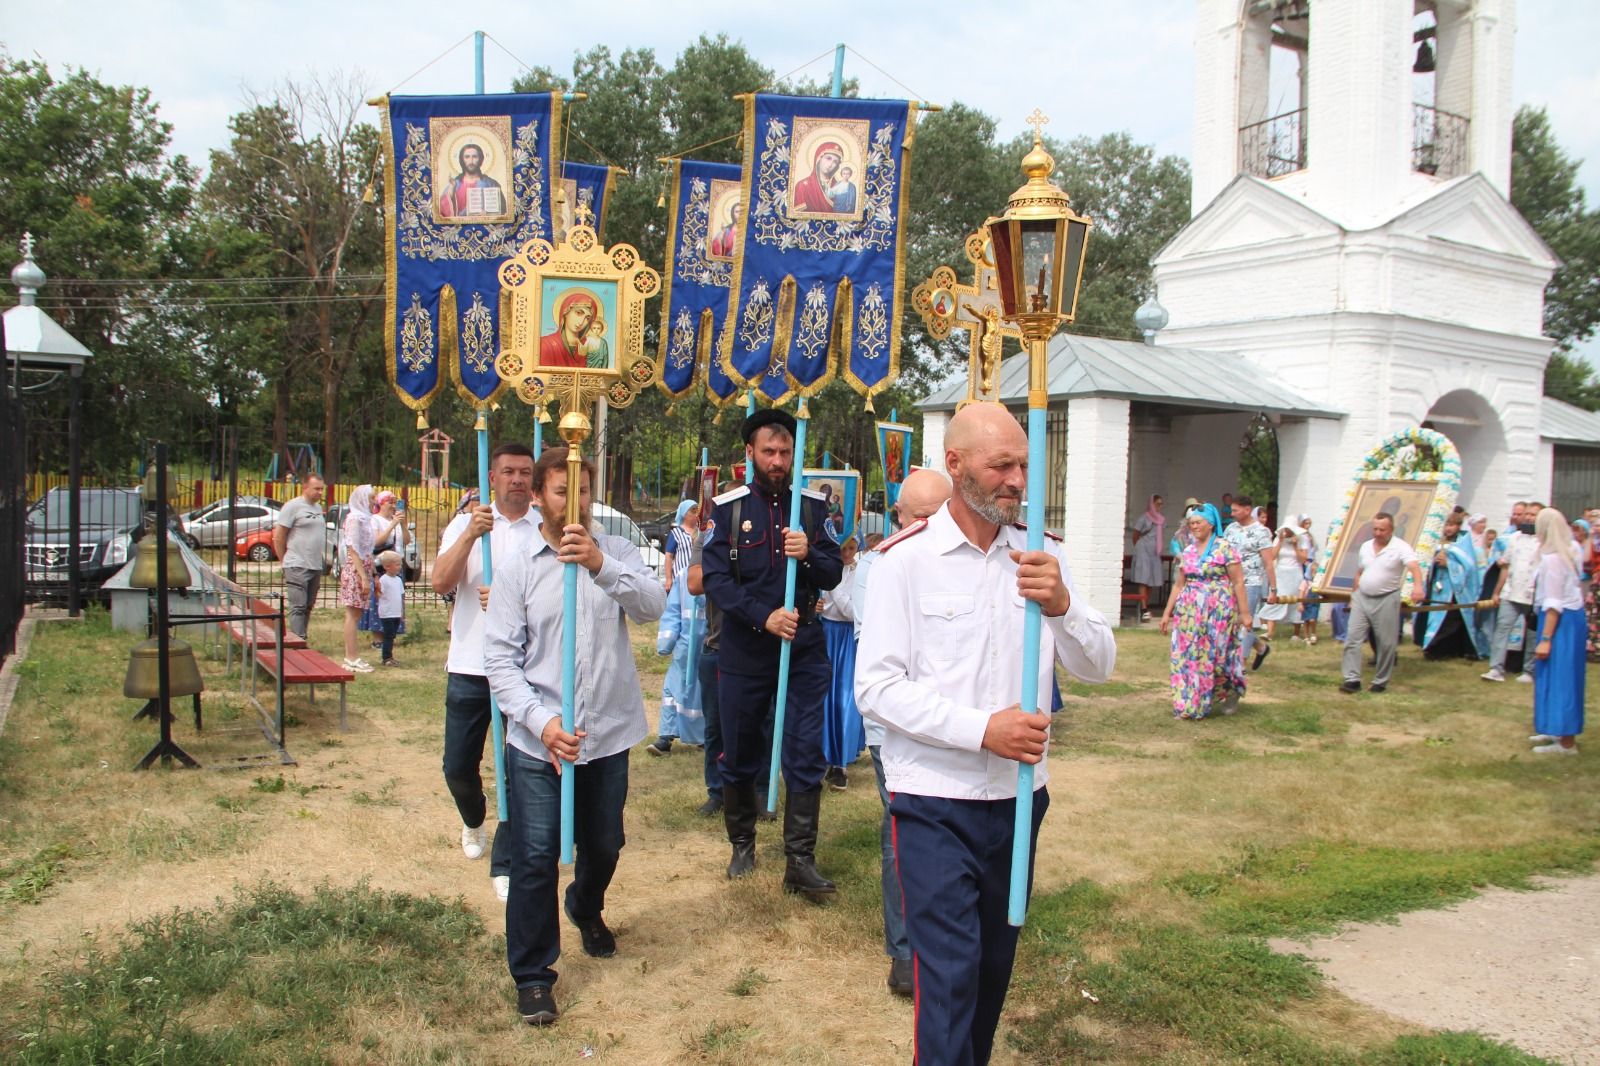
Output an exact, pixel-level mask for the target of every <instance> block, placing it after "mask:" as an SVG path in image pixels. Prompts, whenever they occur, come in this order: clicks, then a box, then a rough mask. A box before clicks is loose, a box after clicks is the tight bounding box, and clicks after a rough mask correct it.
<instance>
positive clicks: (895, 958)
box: [851, 469, 950, 996]
mask: <svg viewBox="0 0 1600 1066" xmlns="http://www.w3.org/2000/svg"><path fill="white" fill-rule="evenodd" d="M949 498H950V479H949V478H948V477H946V476H945V475H944V474H943V473H942V472H941V471H938V470H927V469H922V470H913V471H912V472H911V475H910V476H909V477H907V478H906V479H905V481H904V482H903V483H902V484H901V486H900V496H899V498H898V499H897V500H895V504H894V520H895V524H896V525H898V526H899V527H900V528H901V529H902V530H904V529H906V528H907V527H908V526H911V525H913V524H915V523H917V522H921V521H923V520H925V519H926V518H927V517H928V516H929V515H931V514H933V513H934V512H935V511H937V510H938V509H939V508H940V507H942V506H944V501H946V500H948V499H949ZM879 558H881V556H880V555H879V553H878V552H876V551H869V552H862V553H861V557H860V559H859V560H858V561H857V563H856V574H855V588H854V589H853V590H852V596H851V602H852V605H853V606H854V609H855V623H856V639H857V640H860V639H861V623H862V622H863V621H864V620H865V619H866V614H867V575H868V574H869V573H870V572H871V570H872V564H873V563H874V562H876V561H877V560H878V559H879ZM863 721H864V723H865V725H866V732H867V750H868V751H869V752H871V753H872V772H873V773H874V774H876V775H877V777H878V799H879V800H881V801H882V803H883V824H882V826H881V827H880V829H879V832H878V840H879V850H880V852H881V863H880V866H881V885H880V887H881V889H882V894H883V952H884V954H885V955H888V956H889V991H891V992H893V993H894V994H895V995H897V996H909V995H911V994H912V992H913V988H912V979H911V941H910V940H909V939H907V937H906V916H905V910H904V907H903V904H902V901H901V898H900V876H899V874H897V873H896V872H895V861H894V829H893V826H892V825H891V824H890V821H889V789H888V786H887V785H886V784H885V782H884V777H883V724H882V723H880V722H877V721H874V720H873V719H871V718H864V719H863Z"/></svg>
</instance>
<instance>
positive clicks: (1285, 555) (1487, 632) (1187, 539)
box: [1129, 493, 1600, 755]
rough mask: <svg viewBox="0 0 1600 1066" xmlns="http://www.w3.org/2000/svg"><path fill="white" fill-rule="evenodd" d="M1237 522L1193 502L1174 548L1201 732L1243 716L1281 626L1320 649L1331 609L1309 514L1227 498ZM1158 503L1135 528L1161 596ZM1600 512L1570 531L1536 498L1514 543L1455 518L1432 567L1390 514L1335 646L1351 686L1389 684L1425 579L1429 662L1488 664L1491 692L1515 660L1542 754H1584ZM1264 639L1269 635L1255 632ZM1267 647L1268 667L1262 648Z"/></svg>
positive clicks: (1186, 702) (1177, 694)
mask: <svg viewBox="0 0 1600 1066" xmlns="http://www.w3.org/2000/svg"><path fill="white" fill-rule="evenodd" d="M1223 502H1224V505H1225V506H1226V507H1227V508H1228V511H1229V514H1228V516H1227V517H1224V516H1223V514H1222V513H1221V511H1219V509H1218V508H1217V506H1216V505H1214V504H1211V503H1206V502H1203V501H1201V500H1199V499H1197V498H1195V497H1192V496H1191V497H1189V498H1188V499H1187V500H1185V501H1184V517H1183V521H1182V522H1181V523H1180V524H1179V526H1178V531H1177V533H1176V534H1175V535H1174V536H1173V538H1172V539H1171V541H1170V542H1169V547H1170V550H1171V553H1172V554H1171V560H1172V584H1171V590H1170V592H1169V593H1168V594H1167V596H1166V602H1165V604H1164V606H1163V609H1162V614H1161V623H1160V624H1161V631H1162V632H1163V633H1167V634H1170V636H1171V640H1172V651H1171V687H1172V713H1173V716H1174V717H1176V718H1180V719H1186V720H1197V719H1202V718H1206V717H1208V716H1210V715H1211V714H1213V713H1221V714H1224V715H1227V714H1233V713H1234V712H1235V711H1236V710H1237V709H1238V707H1239V701H1240V699H1241V698H1242V697H1243V696H1244V694H1245V691H1246V688H1247V687H1248V679H1247V673H1246V663H1247V662H1248V664H1249V668H1250V669H1251V670H1259V669H1260V668H1261V665H1262V663H1263V662H1264V661H1265V659H1266V657H1267V655H1268V654H1270V652H1271V650H1272V640H1273V639H1274V637H1275V635H1276V626H1277V625H1278V624H1279V623H1283V624H1286V625H1289V626H1292V627H1293V636H1292V637H1291V639H1292V640H1294V641H1301V640H1303V641H1304V642H1305V643H1306V644H1307V645H1311V644H1315V643H1316V642H1317V623H1318V620H1319V617H1318V610H1319V608H1320V601H1321V599H1322V597H1321V596H1320V595H1319V593H1318V592H1317V591H1315V590H1314V589H1313V578H1314V576H1315V571H1316V565H1317V543H1316V540H1315V538H1314V537H1313V535H1312V532H1311V526H1312V520H1311V517H1310V516H1309V515H1297V516H1296V517H1295V519H1294V520H1293V521H1292V522H1285V523H1283V524H1282V525H1280V526H1278V528H1277V530H1276V532H1275V533H1272V532H1269V531H1268V530H1267V528H1266V525H1265V524H1264V523H1265V520H1266V512H1265V511H1263V509H1261V508H1259V507H1256V506H1255V505H1254V501H1252V500H1251V499H1250V498H1249V497H1248V496H1245V495H1237V496H1234V495H1230V494H1227V493H1225V494H1224V495H1223ZM1161 505H1162V497H1161V496H1160V495H1153V496H1151V497H1150V502H1149V504H1148V506H1147V508H1146V510H1145V512H1144V513H1142V514H1140V515H1139V516H1138V517H1137V518H1136V519H1135V520H1134V522H1133V524H1132V525H1131V526H1130V527H1129V532H1130V534H1131V535H1132V537H1133V546H1134V553H1133V556H1132V560H1131V562H1132V566H1131V580H1132V582H1133V583H1134V584H1135V585H1136V586H1146V587H1147V588H1148V587H1150V586H1154V585H1157V584H1158V583H1159V580H1160V577H1161V576H1162V575H1161V574H1160V573H1159V571H1153V570H1152V569H1151V563H1152V560H1154V561H1155V562H1157V563H1159V561H1160V557H1159V555H1156V554H1155V553H1153V552H1150V551H1149V549H1141V547H1140V546H1141V545H1143V544H1145V543H1146V542H1147V541H1148V539H1149V538H1151V537H1152V536H1159V535H1160V532H1161V530H1162V528H1163V526H1164V524H1165V518H1164V516H1163V515H1162V514H1161ZM1594 520H1600V510H1595V511H1590V512H1589V513H1588V517H1585V518H1579V519H1575V520H1573V521H1571V522H1569V521H1568V520H1567V518H1566V516H1564V515H1562V514H1561V512H1559V511H1557V510H1555V509H1554V508H1550V507H1545V506H1544V505H1543V504H1541V503H1538V502H1524V501H1518V502H1517V503H1516V504H1514V505H1513V507H1512V510H1511V514H1510V516H1509V520H1508V522H1507V524H1506V528H1505V531H1504V532H1502V533H1496V531H1495V530H1493V529H1490V528H1489V525H1488V517H1487V516H1486V515H1483V514H1468V513H1467V512H1466V511H1465V509H1463V508H1460V507H1457V508H1456V509H1455V510H1454V511H1453V512H1452V513H1451V514H1450V515H1449V516H1448V518H1447V519H1446V520H1445V522H1444V526H1443V530H1442V533H1441V536H1440V542H1439V545H1438V547H1437V549H1436V550H1435V552H1434V554H1433V557H1432V558H1431V559H1430V560H1428V561H1427V568H1426V571H1424V567H1423V560H1421V559H1419V558H1418V555H1417V552H1416V550H1415V548H1414V547H1413V546H1412V545H1411V544H1409V543H1408V542H1406V541H1405V540H1403V539H1402V538H1400V537H1398V536H1396V535H1395V516H1394V515H1393V514H1391V513H1389V512H1387V511H1379V512H1377V513H1376V514H1375V515H1373V517H1372V518H1371V520H1370V521H1369V522H1368V523H1367V524H1366V525H1365V526H1364V527H1363V529H1364V531H1365V533H1366V534H1367V539H1365V540H1363V541H1361V542H1360V543H1359V544H1358V545H1356V550H1355V553H1354V559H1355V562H1354V564H1353V565H1354V569H1353V580H1352V582H1351V588H1350V590H1349V593H1348V597H1349V599H1348V603H1341V604H1338V605H1337V606H1335V608H1334V615H1335V618H1334V622H1335V627H1334V636H1335V638H1336V639H1340V640H1342V641H1343V655H1342V658H1341V663H1340V671H1341V680H1340V684H1339V688H1340V690H1341V691H1343V692H1346V693H1357V692H1360V691H1362V688H1363V659H1364V657H1365V655H1366V652H1367V649H1368V647H1370V648H1371V650H1372V652H1373V659H1372V665H1373V667H1374V672H1373V676H1372V680H1371V682H1370V683H1369V684H1367V685H1366V690H1367V691H1368V692H1371V693H1377V694H1381V693H1383V692H1386V691H1387V690H1388V688H1389V685H1390V682H1391V680H1392V678H1393V674H1394V669H1395V663H1396V661H1397V659H1398V652H1399V645H1400V642H1401V640H1402V639H1403V632H1404V631H1403V619H1402V606H1403V605H1402V603H1401V591H1402V589H1403V587H1404V585H1405V580H1406V578H1407V577H1410V579H1411V607H1412V609H1413V622H1412V636H1413V639H1414V640H1415V642H1416V643H1417V644H1418V645H1419V646H1420V647H1421V648H1422V650H1423V655H1424V657H1425V658H1427V659H1441V658H1447V657H1465V658H1469V659H1482V660H1487V661H1488V663H1489V669H1488V670H1487V671H1485V672H1484V674H1483V675H1482V676H1483V680H1485V681H1490V682H1504V681H1505V680H1507V678H1508V676H1510V675H1509V674H1508V664H1510V663H1511V662H1512V661H1513V659H1514V661H1516V662H1517V663H1518V665H1519V667H1520V669H1519V670H1518V672H1517V673H1516V677H1517V680H1519V681H1522V682H1525V683H1530V684H1532V685H1533V686H1534V705H1535V715H1534V717H1535V721H1534V733H1533V735H1532V736H1531V737H1530V738H1529V739H1530V741H1531V742H1532V743H1533V745H1534V747H1533V751H1534V752H1535V753H1537V754H1567V755H1571V754H1576V753H1577V746H1576V736H1577V734H1578V733H1580V732H1582V729H1583V681H1584V673H1583V668H1584V665H1585V664H1586V663H1588V662H1595V661H1600V640H1597V636H1600V604H1597V603H1596V597H1595V594H1594V590H1593V588H1592V580H1593V578H1594V576H1595V575H1596V574H1597V573H1600V547H1597V544H1596V538H1595V537H1594V536H1593V521H1594ZM1258 625H1259V626H1261V627H1262V629H1263V631H1262V632H1261V633H1260V634H1259V635H1258V634H1257V632H1256V628H1257V626H1258ZM1252 648H1253V649H1254V655H1253V656H1252V655H1251V650H1252Z"/></svg>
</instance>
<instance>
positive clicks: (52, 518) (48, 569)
mask: <svg viewBox="0 0 1600 1066" xmlns="http://www.w3.org/2000/svg"><path fill="white" fill-rule="evenodd" d="M71 503H72V495H71V492H70V490H68V489H51V490H50V491H49V492H47V493H45V494H44V495H43V496H41V497H39V499H38V500H36V501H35V502H34V504H33V506H32V507H30V508H29V509H28V519H27V531H26V536H27V549H26V563H25V564H24V565H25V573H24V579H25V581H26V582H27V584H28V587H29V592H30V593H31V594H32V595H33V596H35V597H39V596H61V595H65V593H66V587H67V571H68V567H69V565H70V563H69V560H70V558H71V556H70V554H69V553H70V552H71V551H72V550H74V549H73V545H72V542H71V535H70V532H69V530H70V522H71V516H70V513H69V512H70V505H71ZM144 513H145V505H144V501H143V500H142V499H141V498H140V496H139V490H138V489H80V490H79V492H78V543H77V546H76V550H77V553H78V572H79V574H80V576H81V578H82V582H83V585H82V587H83V590H84V591H85V593H92V592H93V591H94V590H96V589H98V588H99V587H100V585H101V584H102V583H103V582H104V581H105V580H106V579H107V578H109V577H111V575H113V574H115V573H116V572H117V571H118V570H120V569H122V567H123V565H124V564H125V563H127V561H128V559H129V558H130V557H131V556H132V554H133V545H134V542H135V541H136V540H137V539H138V534H139V530H140V528H141V527H142V526H143V525H144ZM168 529H169V531H170V532H171V534H172V535H173V536H179V537H181V536H183V525H182V523H181V522H180V521H179V520H178V518H177V516H176V515H173V516H172V519H171V521H170V522H169V524H168Z"/></svg>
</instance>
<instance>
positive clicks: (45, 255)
mask: <svg viewBox="0 0 1600 1066" xmlns="http://www.w3.org/2000/svg"><path fill="white" fill-rule="evenodd" d="M170 135H171V127H170V126H169V125H168V124H167V123H166V122H164V121H162V120H161V118H160V116H159V113H158V109H157V107H156V104H155V102H154V101H153V100H152V98H151V96H150V93H149V91H148V90H147V89H142V88H136V87H133V86H115V85H110V84H107V83H105V82H102V81H100V80H99V79H98V78H95V77H94V76H93V75H91V74H89V73H88V72H86V71H84V70H69V71H68V72H67V74H66V75H65V76H64V77H62V78H57V77H56V76H55V75H53V74H52V73H51V72H50V69H49V68H48V66H47V65H46V64H45V63H43V62H36V61H30V60H17V59H14V58H12V57H10V56H8V55H4V54H0V241H3V242H4V244H5V246H6V247H8V248H15V247H16V246H17V241H18V240H19V239H20V238H21V236H22V234H23V233H24V232H25V231H31V232H32V233H33V234H34V236H35V238H37V241H38V245H37V248H36V250H35V258H36V259H37V260H38V262H39V265H40V266H41V267H42V268H43V269H44V271H45V273H46V274H47V275H48V277H49V279H50V280H49V283H48V285H47V287H46V288H45V289H44V291H43V292H42V293H41V294H40V305H41V306H42V307H44V308H45V310H47V311H48V312H49V314H50V315H51V316H52V317H53V318H55V319H56V321H58V322H59V323H60V324H61V325H62V326H63V327H64V328H65V329H66V330H67V331H68V332H69V333H71V334H72V335H73V336H75V337H77V338H78V339H79V340H80V341H82V342H83V343H84V344H85V345H86V346H87V347H88V348H89V349H90V351H92V352H93V353H94V358H93V360H92V361H91V362H90V364H89V366H88V368H87V369H86V371H85V375H84V386H83V396H84V410H85V411H89V412H92V413H93V416H94V424H95V426H96V427H97V429H98V432H97V433H95V434H92V435H90V438H89V448H88V449H87V451H86V459H87V461H88V463H89V465H90V466H91V467H99V468H101V469H104V470H107V471H116V472H122V471H125V470H126V469H127V466H128V457H129V455H130V453H131V452H132V451H133V450H134V449H135V448H136V447H137V442H138V441H140V440H142V439H144V438H147V437H150V436H154V435H157V434H158V433H159V434H161V435H163V436H166V435H167V432H166V431H167V430H168V429H170V427H171V426H172V425H174V424H175V423H178V424H181V417H180V416H181V415H182V413H183V412H194V411H197V410H201V409H203V407H204V403H205V390H204V388H203V387H202V383H201V382H199V381H198V378H197V375H196V370H195V367H194V366H193V365H192V363H191V362H190V361H189V360H188V359H187V358H186V357H185V353H184V351H183V350H182V349H181V347H179V346H177V345H175V344H173V343H172V338H171V336H170V334H169V332H168V330H167V328H166V325H167V324H166V323H165V322H164V321H163V320H162V318H161V317H160V316H159V315H156V314H152V313H151V312H152V309H153V308H154V307H155V306H156V300H155V297H156V296H157V294H158V291H159V290H158V288H157V287H156V286H153V285H151V284H149V283H148V282H147V281H145V280H143V279H149V278H156V277H160V276H162V275H165V274H168V273H171V272H174V271H175V270H177V269H180V268H181V264H179V263H177V262H175V259H176V254H177V250H176V249H175V248H174V246H173V241H174V238H175V235H176V234H177V233H179V232H180V231H181V229H182V228H183V226H184V225H185V221H186V217H187V214H188V212H189V209H190V205H191V201H192V197H193V192H194V185H195V173H194V170H193V168H191V167H190V166H189V164H188V162H187V160H185V159H184V158H183V157H182V156H178V157H175V158H169V157H168V155H167V148H168V144H169V142H170ZM4 298H5V299H6V300H7V301H8V302H9V301H11V300H13V299H14V298H15V295H14V293H12V291H11V290H10V289H9V288H7V289H5V297H4ZM40 399H41V406H43V407H45V408H47V414H48V409H49V408H50V407H51V405H52V402H54V403H55V405H57V406H59V404H60V402H61V398H60V397H52V396H44V397H41V398H40ZM169 439H170V437H169ZM55 458H56V457H54V456H52V457H49V459H50V461H54V459H55Z"/></svg>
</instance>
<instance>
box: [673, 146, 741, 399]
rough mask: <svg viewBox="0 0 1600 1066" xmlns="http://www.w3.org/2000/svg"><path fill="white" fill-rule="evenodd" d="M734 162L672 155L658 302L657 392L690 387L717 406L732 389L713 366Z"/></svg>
mask: <svg viewBox="0 0 1600 1066" xmlns="http://www.w3.org/2000/svg"><path fill="white" fill-rule="evenodd" d="M739 173H740V172H739V166H738V164H736V163H702V162H700V161H698V160H694V159H674V160H673V161H672V173H671V176H670V179H669V181H668V188H667V265H666V266H667V268H666V278H667V290H666V298H665V299H663V300H662V302H661V331H660V337H661V356H660V359H659V362H660V364H661V389H662V391H663V392H665V393H666V394H667V395H668V396H670V397H672V398H673V399H675V400H676V399H681V398H683V397H684V396H687V395H688V394H689V393H690V392H692V391H693V390H694V387H695V383H696V382H697V380H698V379H699V377H700V373H701V368H702V367H703V368H704V372H705V379H706V395H707V398H708V399H710V400H711V402H712V403H714V404H716V405H718V406H721V405H722V404H725V403H727V402H728V401H729V400H731V399H732V398H733V395H734V393H735V392H736V391H737V386H735V385H734V383H733V382H732V381H730V380H729V379H728V375H727V373H726V372H724V371H723V369H722V367H721V366H720V365H718V363H717V359H716V357H715V352H716V348H715V341H716V336H717V333H718V331H719V330H721V328H722V325H723V322H724V321H725V320H726V319H727V315H728V291H729V286H730V285H731V284H732V281H733V257H734V252H735V248H736V244H737V233H738V227H739V223H740V222H741V221H742V213H741V212H740V210H739V207H740V203H741V201H740V198H739V197H740V189H741V186H740V181H739Z"/></svg>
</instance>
